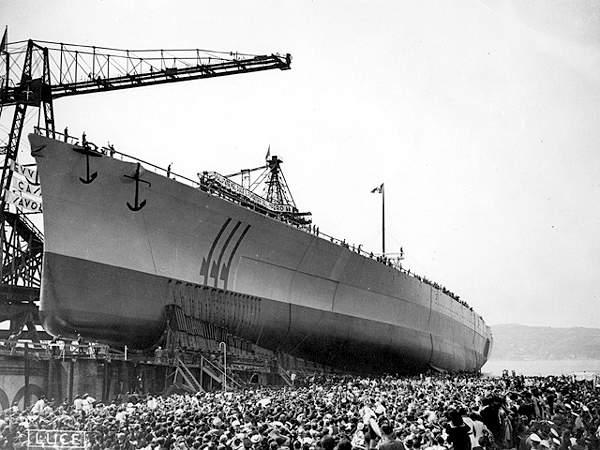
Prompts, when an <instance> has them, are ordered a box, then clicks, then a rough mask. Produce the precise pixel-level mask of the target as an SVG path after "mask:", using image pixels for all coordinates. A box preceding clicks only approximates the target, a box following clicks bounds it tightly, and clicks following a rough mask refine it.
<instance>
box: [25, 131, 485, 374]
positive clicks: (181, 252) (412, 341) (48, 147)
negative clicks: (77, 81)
mask: <svg viewBox="0 0 600 450" xmlns="http://www.w3.org/2000/svg"><path fill="white" fill-rule="evenodd" d="M30 141H31V143H32V147H34V148H39V147H40V146H42V145H45V147H44V148H43V150H41V151H39V152H36V157H37V162H38V168H39V173H40V180H41V183H42V192H43V196H44V233H45V238H46V242H45V255H44V269H43V282H42V293H41V311H42V314H43V317H44V320H45V324H46V326H47V327H48V329H49V331H50V332H52V333H54V334H63V335H64V334H75V333H80V334H81V335H82V336H89V337H92V338H95V339H103V340H106V341H109V342H118V343H121V344H127V345H130V346H135V347H140V348H143V347H146V346H149V345H151V344H152V343H154V342H156V340H157V339H158V338H159V337H160V335H161V334H162V331H163V327H164V323H165V307H166V306H167V305H170V304H178V305H180V306H182V307H183V308H184V309H185V310H186V311H187V313H188V314H190V315H191V316H194V317H198V318H200V319H202V320H204V321H208V322H211V323H215V324H216V325H218V326H222V327H225V328H227V329H228V330H229V331H230V332H231V333H233V334H235V335H238V336H240V337H243V338H245V339H249V340H251V341H253V342H255V343H257V344H258V345H261V346H264V347H266V348H271V349H274V350H282V351H285V352H288V353H291V354H293V355H297V356H301V357H304V358H307V359H313V360H317V361H321V362H326V363H330V364H334V365H335V366H337V367H344V368H352V367H358V366H359V365H369V366H371V365H372V364H377V361H379V364H380V366H381V365H389V369H390V370H391V369H393V368H397V369H401V368H403V367H406V368H409V367H410V368H424V367H426V366H427V365H433V366H436V367H440V368H445V369H449V370H476V369H479V368H480V367H481V366H482V365H483V364H484V363H485V361H486V359H487V353H488V352H489V348H490V344H491V334H490V331H489V327H487V326H486V325H485V323H484V322H483V320H482V319H481V317H480V316H478V315H477V314H475V313H474V312H472V311H470V310H469V309H468V308H465V307H464V306H462V305H461V304H460V303H458V302H456V301H455V300H453V299H452V298H450V297H449V296H447V295H445V294H444V293H442V292H441V291H439V290H437V289H435V288H433V287H432V286H430V285H428V284H425V283H423V282H421V281H419V280H418V279H416V278H414V277H412V276H409V275H407V274H406V273H401V272H399V271H397V270H395V269H393V268H391V267H388V266H385V265H382V264H380V263H378V262H376V261H374V260H372V259H369V258H366V257H364V256H361V255H358V254H357V253H354V252H351V251H350V250H348V249H346V248H344V247H342V246H339V245H336V244H333V243H331V242H329V241H328V240H326V239H323V238H320V237H318V236H315V235H313V234H309V233H306V232H304V231H302V230H299V229H296V228H294V227H291V226H288V225H286V224H284V223H281V222H279V221H276V220H273V219H271V218H268V217H265V216H263V215H261V214H258V213H256V212H253V211H251V210H248V209H246V208H243V207H240V206H239V205H236V204H233V203H230V202H228V201H225V200H223V199H221V198H219V197H217V196H214V195H210V194H208V193H206V192H203V191H201V190H199V189H195V188H193V187H190V186H187V185H184V184H181V183H178V182H176V181H174V180H171V179H168V178H166V177H162V176H160V175H157V174H155V173H152V172H144V171H143V173H142V174H141V178H142V179H143V180H144V181H147V182H149V183H150V185H148V184H146V183H143V182H139V184H138V189H139V191H138V194H139V197H138V203H137V205H140V204H141V202H142V201H145V202H146V203H145V206H143V207H142V208H141V209H140V210H138V211H132V210H131V208H130V207H131V206H134V207H135V206H136V204H135V187H136V186H135V184H136V182H135V180H132V179H131V178H129V177H131V176H134V175H135V172H136V165H135V164H133V163H126V162H122V161H118V160H116V159H113V158H109V157H97V158H96V157H90V165H91V170H92V171H93V172H97V174H98V175H97V178H96V179H95V180H94V181H93V182H92V183H89V184H85V183H82V182H81V180H80V177H84V174H85V171H86V155H83V154H81V153H78V152H76V151H74V150H73V148H72V146H70V145H67V144H65V143H62V142H58V141H54V140H50V139H47V138H43V137H40V136H37V135H31V136H30ZM128 203H129V206H128V205H127V204H128Z"/></svg>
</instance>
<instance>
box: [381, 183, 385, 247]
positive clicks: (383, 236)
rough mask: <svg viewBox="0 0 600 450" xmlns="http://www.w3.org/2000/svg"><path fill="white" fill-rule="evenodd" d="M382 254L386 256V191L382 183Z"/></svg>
mask: <svg viewBox="0 0 600 450" xmlns="http://www.w3.org/2000/svg"><path fill="white" fill-rule="evenodd" d="M381 253H382V254H383V256H385V190H384V188H383V183H381Z"/></svg>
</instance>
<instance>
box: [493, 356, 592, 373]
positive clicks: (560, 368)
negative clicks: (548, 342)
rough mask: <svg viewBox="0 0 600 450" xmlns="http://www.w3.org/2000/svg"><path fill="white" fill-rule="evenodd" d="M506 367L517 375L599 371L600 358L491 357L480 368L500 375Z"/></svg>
mask: <svg viewBox="0 0 600 450" xmlns="http://www.w3.org/2000/svg"><path fill="white" fill-rule="evenodd" d="M504 369H507V370H508V371H509V373H510V372H511V371H512V370H514V371H515V372H516V373H517V375H525V376H527V375H530V376H534V375H542V376H544V375H562V374H566V375H568V374H571V373H574V372H584V371H585V372H596V373H600V360H598V359H557V360H537V361H508V360H500V359H492V360H490V361H488V362H487V363H486V364H485V366H483V368H482V369H481V372H482V373H484V374H489V375H498V376H499V375H502V371H503V370H504Z"/></svg>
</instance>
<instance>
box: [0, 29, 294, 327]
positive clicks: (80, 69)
mask: <svg viewBox="0 0 600 450" xmlns="http://www.w3.org/2000/svg"><path fill="white" fill-rule="evenodd" d="M290 64H291V55H290V54H289V53H288V54H285V55H280V54H276V53H273V54H267V55H254V54H247V53H237V52H220V51H211V50H201V49H156V50H149V49H146V50H121V49H115V48H107V47H97V46H90V45H74V44H65V43H60V42H52V41H42V40H33V39H28V40H23V41H17V42H12V43H7V40H6V31H5V33H4V38H3V40H2V43H1V44H0V116H1V115H2V113H3V112H4V111H5V109H6V108H7V107H14V114H13V118H12V124H11V126H10V131H9V132H8V136H6V138H5V139H3V136H2V135H0V146H1V147H0V154H4V155H5V156H4V166H3V168H2V177H1V178H0V216H1V220H0V227H1V229H0V245H1V247H2V251H1V255H0V256H1V258H2V259H1V260H0V303H3V304H5V305H6V304H11V305H12V304H13V303H15V302H16V303H23V304H29V305H30V304H31V303H32V302H33V301H35V300H37V299H38V298H39V286H40V280H41V259H42V252H43V234H42V232H41V231H40V230H38V229H37V227H36V226H35V225H34V223H33V222H32V221H31V220H29V219H28V218H27V216H26V214H24V212H23V211H22V210H20V209H19V208H18V207H17V208H16V211H10V210H9V204H8V202H7V197H8V194H10V192H11V188H12V185H11V182H12V177H13V171H14V168H15V163H16V160H17V154H18V151H19V143H20V141H21V135H22V132H23V128H24V124H25V117H26V112H27V110H28V108H31V107H35V108H39V109H38V111H39V115H38V122H39V120H41V115H42V111H43V120H44V123H45V127H44V129H45V133H46V135H47V136H49V137H55V117H54V108H53V102H54V100H56V99H58V98H61V97H69V96H74V95H82V94H90V93H99V92H106V91H114V90H120V89H129V88H137V87H143V86H150V85H156V84H164V83H173V82H178V81H187V80H197V79H202V78H215V77H222V76H227V75H236V74H244V73H251V72H258V71H264V70H271V69H280V70H287V69H289V68H290ZM39 125H40V124H39V123H38V126H39ZM2 141H4V142H2ZM13 209H14V208H13ZM2 310H6V308H2V309H0V320H6V318H5V317H4V315H3V314H2ZM30 318H31V314H28V315H27V318H26V319H22V320H21V322H23V321H24V320H29V319H30ZM11 326H12V325H11Z"/></svg>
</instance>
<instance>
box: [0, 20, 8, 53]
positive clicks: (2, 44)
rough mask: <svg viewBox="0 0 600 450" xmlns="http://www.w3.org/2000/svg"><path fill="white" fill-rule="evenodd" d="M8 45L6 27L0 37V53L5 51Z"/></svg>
mask: <svg viewBox="0 0 600 450" xmlns="http://www.w3.org/2000/svg"><path fill="white" fill-rule="evenodd" d="M7 44H8V25H7V26H6V28H4V35H3V36H2V42H0V52H5V51H6V46H7Z"/></svg>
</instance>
